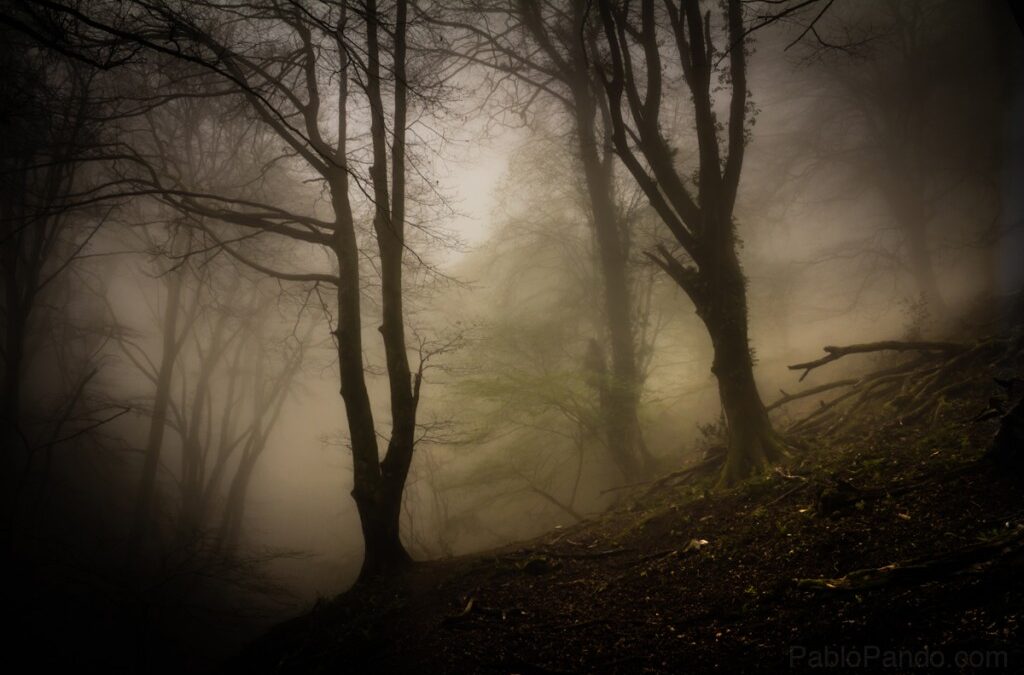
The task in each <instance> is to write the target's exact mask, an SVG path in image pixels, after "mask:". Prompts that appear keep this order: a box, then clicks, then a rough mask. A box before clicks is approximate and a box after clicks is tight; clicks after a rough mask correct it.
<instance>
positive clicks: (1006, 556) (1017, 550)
mask: <svg viewBox="0 0 1024 675" xmlns="http://www.w3.org/2000/svg"><path fill="white" fill-rule="evenodd" d="M1022 554H1024V527H1022V526H1017V528H1016V529H1015V530H1014V531H1013V532H1011V533H1010V534H1008V535H1006V536H1005V537H1000V538H999V539H995V540H992V541H988V542H982V543H980V544H973V545H971V546H965V547H964V548H961V549H958V550H956V551H953V552H951V553H947V554H945V555H941V556H938V557H932V558H923V557H922V558H915V559H912V560H908V561H905V562H897V563H891V564H889V565H885V566H883V567H878V568H869V569H862V570H856V571H854V572H850V573H849V574H847V575H845V576H842V577H837V578H835V579H827V578H825V579H795V580H794V581H795V582H796V585H797V586H798V587H799V588H806V589H811V590H819V591H863V590H868V589H872V588H879V587H882V586H887V585H890V584H897V585H903V586H917V585H920V584H924V583H928V582H930V581H937V580H939V579H942V578H945V577H947V576H951V575H955V574H959V573H962V572H966V571H968V570H969V569H971V568H974V567H976V566H979V565H984V566H988V565H992V564H995V563H997V562H1010V563H1019V562H1021V558H1022Z"/></svg>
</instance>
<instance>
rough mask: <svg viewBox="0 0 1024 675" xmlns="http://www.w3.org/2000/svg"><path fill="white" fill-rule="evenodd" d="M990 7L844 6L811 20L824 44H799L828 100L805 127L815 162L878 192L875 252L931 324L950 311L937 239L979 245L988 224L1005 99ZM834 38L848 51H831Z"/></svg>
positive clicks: (994, 203)
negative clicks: (882, 231) (879, 237)
mask: <svg viewBox="0 0 1024 675" xmlns="http://www.w3.org/2000/svg"><path fill="white" fill-rule="evenodd" d="M998 11H999V10H998V9H997V8H995V7H994V6H985V5H970V4H964V3H956V2H928V3H925V2H919V1H917V0H912V1H908V2H900V3H876V4H865V5H862V6H857V7H854V8H851V7H847V8H843V9H839V10H837V11H833V12H830V14H829V15H828V17H827V20H826V21H825V22H823V24H824V25H822V26H820V28H819V29H820V30H821V31H822V32H824V33H825V34H826V35H828V40H827V41H826V42H824V43H821V44H818V45H810V46H805V47H804V48H803V49H802V50H801V52H802V55H801V59H802V61H803V64H804V66H803V68H802V70H803V71H804V72H805V73H807V74H810V76H811V77H812V78H813V80H812V82H813V83H814V86H818V87H821V88H822V89H824V90H825V91H829V92H832V93H833V95H834V99H835V109H833V110H829V111H823V113H822V114H820V115H819V119H816V120H814V122H813V124H815V125H817V126H819V127H820V129H819V130H817V133H818V135H819V137H821V138H826V139H829V143H830V145H831V146H832V147H830V148H828V150H827V154H826V153H825V152H823V153H822V154H823V155H825V156H824V157H823V160H822V161H821V162H820V164H822V165H825V166H831V167H836V166H837V165H838V166H842V167H844V168H848V169H850V170H851V171H852V172H853V175H852V176H851V177H850V179H849V180H848V181H846V185H849V183H850V182H854V181H856V182H859V183H862V184H864V185H866V186H868V187H869V189H870V190H871V191H872V192H874V193H877V195H878V196H879V197H880V201H881V203H882V205H883V208H884V210H885V211H886V212H887V213H886V215H885V217H884V220H885V225H886V226H887V227H889V229H890V231H891V234H890V235H889V236H887V237H886V238H887V239H888V240H889V241H888V242H887V243H888V246H887V247H886V249H887V250H885V251H877V252H876V255H878V256H884V257H886V258H888V259H889V260H891V261H893V262H894V263H895V264H894V265H893V266H894V267H895V268H896V270H895V271H897V272H900V273H908V275H909V277H910V279H911V280H912V283H913V286H914V289H915V291H916V294H917V295H918V296H919V297H920V298H921V299H922V300H923V302H924V305H925V307H926V309H927V310H928V311H929V312H930V314H931V315H932V316H933V317H935V318H939V319H948V318H950V317H949V314H950V312H949V307H948V302H947V300H946V298H945V297H944V293H943V290H942V283H941V281H940V278H941V277H942V276H948V275H940V273H939V272H938V270H937V267H938V262H937V256H939V255H940V253H941V250H940V246H939V243H940V242H941V240H942V239H951V240H958V241H957V243H958V244H959V245H960V248H961V250H962V249H963V248H964V244H966V245H968V246H976V245H978V243H982V244H985V243H987V242H986V241H985V240H986V239H990V238H991V235H992V233H993V232H992V231H993V230H994V229H995V227H994V225H995V223H996V221H997V220H998V210H999V208H1000V205H999V204H998V198H997V194H998V178H997V173H998V170H999V167H998V164H999V160H1000V150H999V146H1000V143H1001V142H1002V128H1001V127H1002V123H1003V115H1004V114H1005V113H1004V110H1005V104H1006V96H1007V93H1006V90H1005V86H1006V85H1005V67H1006V66H1005V59H1002V58H1000V55H999V44H1000V43H1005V42H1007V40H1006V37H1005V35H1001V34H1000V31H1001V29H1000V28H999V27H998V26H997V25H996V24H997V21H998V19H997V14H998ZM833 35H837V36H838V35H846V36H854V38H855V42H856V46H855V47H850V48H837V47H836V46H834V45H835V44H836V43H838V42H839V39H838V38H836V37H833ZM847 41H848V40H847ZM847 189H848V188H847ZM958 230H960V231H961V232H957V231H958ZM964 230H966V232H963V231H964ZM957 235H960V236H957ZM964 235H966V236H964ZM938 260H941V258H938Z"/></svg>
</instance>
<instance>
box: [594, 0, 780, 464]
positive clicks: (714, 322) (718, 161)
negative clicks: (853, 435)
mask: <svg viewBox="0 0 1024 675" xmlns="http://www.w3.org/2000/svg"><path fill="white" fill-rule="evenodd" d="M597 14H598V15H599V17H598V20H599V21H600V23H601V27H602V34H603V39H602V40H601V43H600V45H599V47H598V48H597V49H592V50H591V51H590V54H591V58H592V60H593V61H594V63H595V67H596V68H597V69H598V72H599V73H600V76H601V78H602V84H603V91H604V94H605V101H606V105H607V106H608V109H609V118H610V123H611V128H612V138H613V140H614V143H615V150H616V153H617V154H618V156H619V157H620V159H621V160H622V162H623V164H624V165H625V166H626V168H627V169H628V170H629V173H630V174H631V175H632V176H633V178H634V179H635V180H636V181H637V183H638V185H639V186H640V187H641V188H642V189H643V191H644V194H645V195H646V196H647V198H648V200H649V202H650V204H651V206H652V207H653V208H654V210H655V211H657V213H658V215H659V216H660V218H661V220H662V221H663V222H664V224H665V226H666V228H667V229H668V231H669V233H670V234H671V236H672V239H673V240H674V247H677V250H675V251H674V250H673V249H671V248H669V247H668V246H665V245H662V246H659V247H658V248H657V251H656V252H652V253H650V254H649V256H650V258H651V259H652V260H653V261H654V262H656V263H657V264H658V265H659V266H660V267H661V268H662V269H663V270H664V271H665V272H666V273H667V274H668V275H669V276H670V277H671V278H672V279H673V280H674V281H675V282H676V283H677V284H678V285H679V287H680V288H682V289H683V291H684V292H685V293H686V295H687V297H689V298H690V300H691V301H692V302H693V304H694V306H695V307H696V308H697V314H698V316H700V318H701V319H702V320H703V322H704V325H705V326H706V328H707V330H708V334H709V335H710V337H711V342H712V345H713V348H714V363H713V365H712V372H713V373H714V374H715V376H716V377H717V378H718V384H719V392H720V395H721V400H722V409H723V411H724V412H725V416H726V419H727V422H728V427H729V452H728V456H727V459H726V462H725V466H724V469H723V473H722V482H723V483H725V484H730V483H733V482H735V481H737V480H739V479H741V478H743V477H745V476H748V475H750V474H751V473H754V472H758V471H761V470H763V469H764V467H765V466H766V465H767V464H769V463H770V462H772V461H775V460H777V459H779V458H780V456H781V455H782V453H783V452H784V448H783V444H782V442H781V440H780V439H779V437H778V435H777V434H776V433H775V431H774V430H773V429H772V425H771V422H770V421H769V419H768V415H767V413H766V412H765V409H764V404H763V403H762V401H761V396H760V394H759V393H758V390H757V384H756V383H755V381H754V374H753V357H752V354H751V350H750V345H749V340H748V336H747V293H746V279H745V277H744V274H743V269H742V266H741V264H740V259H739V254H738V250H737V248H738V239H737V235H736V223H735V222H734V218H733V209H734V207H735V204H736V195H737V191H738V189H739V181H740V173H741V170H742V167H743V154H744V148H745V146H746V143H747V134H748V129H747V124H748V122H749V119H748V117H749V112H750V101H749V98H748V91H747V53H746V51H747V45H746V42H745V35H746V32H745V31H746V29H745V25H744V18H743V3H742V2H741V1H740V0H728V2H727V3H726V11H725V20H724V24H725V29H724V30H720V29H719V28H718V26H717V25H716V24H715V22H713V21H712V12H711V11H710V10H708V11H705V10H704V9H703V8H702V7H701V3H700V2H699V0H683V1H682V2H680V3H676V2H672V1H666V2H665V3H664V4H663V5H662V4H661V3H657V4H656V3H655V2H654V0H643V1H642V2H641V3H640V6H639V8H638V9H637V8H636V6H635V5H633V4H632V3H628V2H626V3H620V2H613V1H611V0H605V1H602V2H599V3H598V11H597ZM716 39H717V40H718V41H720V42H721V43H722V44H724V47H723V48H721V49H716V46H715V40H716ZM723 62H724V63H725V64H726V65H725V66H724V67H723V68H722V69H720V64H722V63H723ZM668 68H673V69H678V72H679V73H680V74H681V79H682V81H683V82H684V83H685V92H684V93H682V94H681V95H683V96H686V95H688V96H689V98H690V111H689V112H691V113H692V120H693V130H694V133H695V135H696V141H697V152H696V167H695V170H694V174H695V175H694V176H693V177H692V178H691V177H690V176H689V175H687V173H686V169H685V168H684V166H685V164H684V162H692V157H690V156H686V157H681V156H679V155H680V152H681V151H682V150H683V148H681V147H679V146H678V145H676V144H673V143H672V142H671V141H670V137H669V135H668V134H669V133H670V129H669V128H667V127H666V125H668V124H669V121H667V120H663V115H664V113H665V111H666V110H667V109H668V108H669V107H670V106H671V105H673V102H674V101H675V99H673V98H671V97H670V95H669V94H670V93H671V92H670V91H667V84H668V83H667V82H666V79H667V77H666V70H667V69H668ZM673 72H676V71H675V70H674V71H673ZM719 76H721V77H723V79H724V82H723V84H721V85H720V88H721V89H723V90H725V91H727V92H728V96H729V98H728V124H727V125H725V130H724V132H720V128H719V126H720V124H719V121H718V115H717V114H716V109H715V95H714V91H713V81H714V80H715V78H716V77H719ZM717 88H718V87H717V86H716V89H715V90H717ZM680 254H681V255H682V257H680Z"/></svg>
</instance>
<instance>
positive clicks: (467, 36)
mask: <svg viewBox="0 0 1024 675" xmlns="http://www.w3.org/2000/svg"><path fill="white" fill-rule="evenodd" d="M456 7H457V6H456ZM586 11H587V10H586V3H582V2H570V3H560V2H531V1H525V0H497V1H492V0H484V1H480V2H473V3H469V4H468V5H467V6H465V7H464V8H462V10H461V11H459V10H456V11H455V12H454V13H453V16H452V17H446V18H445V19H443V20H442V19H436V21H437V22H438V23H440V24H442V25H444V26H446V27H449V28H451V29H453V31H454V32H453V34H452V44H451V45H448V46H447V47H446V51H447V52H449V53H453V54H455V55H456V56H457V57H459V58H461V59H465V60H467V61H468V62H470V63H473V64H479V65H482V66H484V67H485V68H487V69H490V70H492V71H493V72H494V77H492V78H491V79H492V83H491V84H492V87H502V86H510V87H511V90H512V96H513V98H512V100H511V102H510V103H509V105H510V106H511V107H512V108H513V109H514V110H516V111H518V112H521V113H523V112H525V111H526V109H527V108H528V107H529V106H531V105H533V104H534V103H533V102H534V101H536V100H537V99H538V97H540V98H541V99H546V100H547V102H549V103H554V104H555V105H556V106H557V107H558V108H560V109H561V113H562V114H563V115H564V116H565V118H566V119H567V120H568V121H569V122H570V124H571V128H572V134H571V141H570V147H572V149H573V152H574V154H575V155H576V157H577V159H578V162H579V166H580V167H581V168H582V173H583V178H584V192H585V195H586V202H587V208H588V210H589V216H590V222H591V224H592V226H593V231H594V235H595V241H596V258H597V261H598V268H599V270H600V283H601V285H602V287H603V299H602V301H603V306H604V314H605V325H604V330H603V332H605V333H606V335H607V340H608V343H609V345H610V352H611V364H610V372H609V373H608V377H607V378H606V380H607V382H606V385H605V390H606V396H605V399H604V404H605V415H604V416H605V421H604V433H605V435H606V437H607V447H608V449H609V452H611V453H612V457H613V458H614V459H615V461H616V463H617V464H618V466H619V468H620V470H621V471H622V473H623V475H624V476H625V478H626V479H627V481H628V480H635V479H636V478H637V476H638V475H640V473H641V472H643V471H645V470H649V469H650V467H649V463H650V456H649V455H648V453H647V450H646V446H645V445H644V441H643V436H642V432H641V429H640V423H639V416H638V406H639V403H640V399H641V393H642V389H643V386H642V375H641V372H640V371H641V368H640V364H639V357H638V355H637V352H638V349H639V345H638V344H637V341H638V337H639V335H638V333H639V332H640V330H641V329H640V328H639V327H638V325H637V324H638V322H637V317H636V311H635V310H636V307H635V299H634V297H633V294H634V288H633V286H634V283H633V279H632V278H631V277H632V276H633V274H632V271H631V269H630V248H631V236H630V234H631V233H630V230H629V228H628V227H626V224H625V221H626V220H627V217H628V216H627V214H626V213H625V211H626V209H625V208H624V207H623V205H622V203H621V202H622V201H623V200H622V199H621V198H620V196H619V194H618V192H619V190H618V186H617V183H616V180H615V171H614V165H615V163H614V151H613V144H612V138H611V125H610V124H609V119H608V114H609V111H608V107H607V105H606V104H605V102H604V98H603V97H602V96H601V95H600V87H601V84H600V82H599V81H598V80H597V78H596V76H595V74H594V72H593V70H592V69H591V68H590V64H589V63H588V60H587V56H586V51H587V45H586V43H588V42H590V43H593V41H594V39H595V30H594V27H593V26H592V25H591V24H588V23H586V22H585V21H584V14H585V12H586ZM601 337H602V342H603V341H604V336H601Z"/></svg>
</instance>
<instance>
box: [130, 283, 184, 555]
mask: <svg viewBox="0 0 1024 675" xmlns="http://www.w3.org/2000/svg"><path fill="white" fill-rule="evenodd" d="M170 274H171V278H170V282H169V283H168V287H167V307H166V308H165V309H164V325H163V328H164V335H163V352H162V354H161V357H160V371H159V373H158V374H157V385H156V394H155V396H154V398H153V414H152V416H151V417H150V418H149V435H148V438H147V440H146V451H145V457H144V460H143V465H142V478H141V481H140V483H139V492H138V495H137V497H136V500H135V516H134V520H133V522H132V530H131V534H130V542H131V545H132V547H133V548H137V547H138V545H139V544H140V543H141V542H142V539H143V538H144V537H145V536H146V534H147V532H148V531H149V527H150V521H151V518H152V512H153V502H154V500H155V497H156V479H157V474H158V472H159V469H160V455H161V451H162V449H163V442H164V431H165V428H166V426H167V408H168V405H169V402H170V397H171V379H172V375H173V373H174V362H175V360H176V359H177V357H178V348H179V347H180V341H179V340H178V315H179V313H180V308H181V293H182V285H183V281H184V280H183V275H184V272H183V271H182V270H176V271H174V272H171V273H170Z"/></svg>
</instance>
